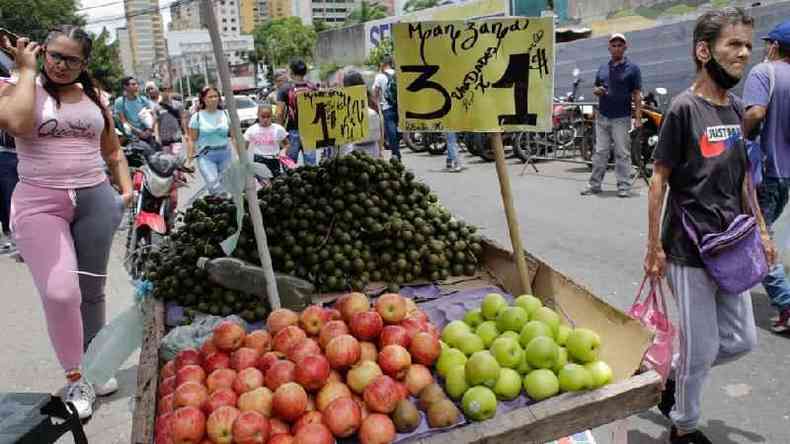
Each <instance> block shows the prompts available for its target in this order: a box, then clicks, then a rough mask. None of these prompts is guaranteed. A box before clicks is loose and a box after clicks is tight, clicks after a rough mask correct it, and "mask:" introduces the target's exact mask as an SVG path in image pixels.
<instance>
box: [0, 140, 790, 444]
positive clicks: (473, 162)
mask: <svg viewBox="0 0 790 444" xmlns="http://www.w3.org/2000/svg"><path fill="white" fill-rule="evenodd" d="M464 161H465V166H466V168H465V169H464V171H462V172H460V173H450V172H444V170H443V167H444V163H445V159H444V157H443V156H430V155H428V154H414V153H411V152H409V151H408V150H406V151H405V152H404V162H405V163H406V165H407V166H408V167H409V168H411V169H413V170H414V172H415V173H416V174H417V175H418V176H419V177H421V178H422V179H423V180H424V181H425V182H426V183H427V184H428V185H430V186H431V187H432V188H433V189H434V191H435V192H436V193H437V194H438V195H439V197H440V200H441V202H442V203H443V204H444V205H446V206H447V207H448V208H450V209H451V210H452V211H453V212H454V213H455V214H456V215H458V216H460V217H462V218H463V219H465V220H467V221H468V222H471V223H474V224H475V225H478V226H479V227H480V229H481V232H482V233H483V234H485V235H486V236H489V237H491V238H493V239H495V240H497V241H499V242H500V243H501V244H503V245H510V243H509V242H510V241H509V238H508V234H507V233H508V231H507V225H506V222H505V216H504V211H503V208H502V203H501V199H500V197H499V196H500V194H499V184H498V181H497V178H496V171H495V169H494V165H493V164H491V163H486V162H483V161H482V160H480V159H479V158H477V157H472V156H469V155H464ZM508 163H509V166H508V170H509V173H510V181H511V186H512V189H513V194H514V200H515V206H516V209H517V213H518V216H519V221H520V224H521V233H522V236H523V240H524V245H525V248H526V249H527V250H528V251H529V252H530V253H532V254H534V255H536V256H538V257H540V258H541V259H542V260H543V261H545V262H546V263H548V264H550V265H551V266H553V267H554V268H555V269H557V270H559V271H560V272H562V273H564V274H566V275H568V276H571V277H573V278H574V279H575V280H576V281H577V282H579V283H581V284H582V285H585V286H587V287H589V288H590V289H591V290H592V291H593V292H594V293H595V294H596V295H597V296H599V297H600V298H602V299H604V300H605V301H607V302H608V303H609V304H611V305H613V306H615V307H617V308H619V309H621V310H625V309H627V307H628V306H629V305H630V303H631V301H632V299H633V297H634V293H635V291H636V289H637V285H638V281H639V280H640V279H641V277H642V258H643V255H644V247H645V236H646V226H647V223H646V219H647V216H646V215H647V201H646V195H645V194H646V190H645V184H644V182H636V184H635V187H634V196H633V197H631V198H628V199H621V198H618V197H617V196H616V193H615V186H614V176H613V171H610V172H609V173H608V174H607V178H606V179H607V180H606V181H605V184H604V187H605V192H604V193H602V194H601V195H598V196H590V197H581V196H579V190H580V189H581V188H582V187H583V186H584V185H585V182H586V180H587V178H588V175H589V171H588V170H587V168H586V166H584V165H579V164H570V163H561V162H551V163H539V164H538V165H537V167H538V169H539V172H538V173H536V172H534V170H532V169H531V168H527V169H526V170H525V173H524V175H521V174H520V173H521V172H522V171H523V170H524V168H523V166H522V164H521V163H520V162H517V161H516V160H513V159H510V160H509V161H508ZM198 188H199V179H198V180H195V181H194V182H193V183H192V186H190V187H189V188H188V189H184V190H182V192H181V193H180V199H181V202H186V199H187V197H188V196H190V194H191V193H194V192H195V190H197V189H198ZM123 252H124V246H123V232H119V236H118V237H117V239H116V242H115V244H114V245H113V251H112V254H111V260H110V269H109V276H110V277H109V282H108V285H107V301H108V308H107V309H108V319H111V318H112V317H113V316H114V315H116V314H118V313H120V312H121V311H123V310H124V309H125V308H127V307H128V306H129V305H131V303H132V287H131V284H130V283H129V281H128V277H127V275H126V272H125V271H124V269H123V267H122V263H121V261H122V256H123ZM0 288H2V295H3V297H4V299H5V300H6V304H5V307H6V309H5V310H4V314H3V316H2V318H0V325H2V328H3V330H4V332H5V333H4V334H3V335H0V349H1V350H3V352H4V355H5V358H4V359H2V364H0V374H1V375H2V378H0V390H2V391H4V392H26V391H37V392H56V391H57V390H59V389H60V388H61V386H62V371H61V370H60V368H59V365H58V364H57V361H56V359H55V356H54V353H53V351H52V348H51V346H50V344H49V339H48V337H47V334H46V327H45V323H44V317H43V314H42V310H41V304H40V302H39V299H38V295H37V293H36V291H35V288H34V287H33V285H32V282H31V280H30V277H29V274H28V271H27V268H26V267H25V266H24V265H23V264H16V263H14V262H11V261H10V260H9V259H7V258H2V257H0ZM753 298H754V308H755V313H756V317H757V323H758V326H759V331H758V339H759V345H758V348H757V349H756V350H755V351H754V352H753V353H751V354H750V355H748V356H747V357H745V358H743V359H741V360H740V361H737V362H735V363H733V364H730V365H728V366H725V367H721V368H716V369H714V370H713V372H712V373H711V378H710V380H709V383H708V384H707V385H706V387H705V394H704V398H703V417H702V420H701V423H700V427H701V428H702V429H703V430H704V431H705V432H706V433H707V434H708V435H709V437H710V438H711V439H712V440H713V442H714V443H716V444H736V443H737V444H746V443H768V444H787V443H790V401H789V400H790V385H788V383H787V381H788V377H787V375H788V372H787V369H788V368H790V336H777V335H774V334H772V333H770V331H769V330H768V325H769V318H770V316H772V315H773V314H774V313H773V311H772V309H771V308H770V305H769V304H768V300H767V298H766V297H765V295H764V294H763V293H761V292H760V291H755V293H754V296H753ZM137 359H138V355H137V354H135V355H134V356H132V357H131V358H130V359H129V360H128V361H127V362H126V363H125V364H124V366H123V367H122V369H121V370H120V372H119V374H118V377H119V381H120V384H121V390H120V391H119V392H118V393H117V394H115V395H113V396H111V397H108V398H102V399H100V401H99V405H98V406H97V411H96V413H95V415H94V417H93V419H92V420H91V421H90V422H89V423H88V424H87V425H86V431H87V434H88V438H89V441H90V442H91V443H99V444H115V443H128V442H129V439H130V434H131V416H132V413H131V409H132V400H133V399H134V392H135V389H136V387H135V385H136V371H137ZM625 426H626V427H627V429H628V432H627V436H628V442H629V443H631V444H643V443H644V444H654V443H664V442H666V440H667V435H668V433H667V429H668V423H667V421H666V420H665V419H664V418H663V416H661V415H660V413H658V411H657V410H656V409H653V410H650V411H648V412H645V413H642V414H640V415H636V416H634V417H632V418H630V419H629V420H628V421H627V422H625ZM612 430H613V427H612V426H606V427H601V428H599V429H596V430H594V434H595V437H596V440H597V442H598V443H599V444H609V443H613V442H614V441H613V440H612V436H611V435H612ZM58 442H59V443H71V442H72V440H71V439H70V438H64V439H61V440H60V441H58Z"/></svg>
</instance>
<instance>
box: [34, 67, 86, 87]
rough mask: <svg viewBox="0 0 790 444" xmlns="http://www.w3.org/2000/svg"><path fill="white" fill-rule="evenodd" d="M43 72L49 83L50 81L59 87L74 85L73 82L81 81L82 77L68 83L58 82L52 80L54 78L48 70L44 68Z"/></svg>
mask: <svg viewBox="0 0 790 444" xmlns="http://www.w3.org/2000/svg"><path fill="white" fill-rule="evenodd" d="M41 74H42V75H43V76H44V79H45V80H46V81H47V83H50V84H52V85H55V86H57V87H61V86H69V85H73V84H75V83H77V82H79V81H80V78H79V77H77V78H76V79H74V80H72V81H71V82H67V83H60V82H56V81H54V80H52V78H50V77H49V76H48V75H47V70H46V69H42V70H41Z"/></svg>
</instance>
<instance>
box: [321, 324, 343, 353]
mask: <svg viewBox="0 0 790 444" xmlns="http://www.w3.org/2000/svg"><path fill="white" fill-rule="evenodd" d="M348 333H349V330H348V326H347V325H346V323H345V322H343V321H329V322H327V323H326V325H324V328H322V329H321V333H320V334H319V335H318V345H320V346H321V348H324V349H325V348H326V345H327V344H329V341H331V340H332V339H334V338H335V337H337V336H340V335H347V334H348Z"/></svg>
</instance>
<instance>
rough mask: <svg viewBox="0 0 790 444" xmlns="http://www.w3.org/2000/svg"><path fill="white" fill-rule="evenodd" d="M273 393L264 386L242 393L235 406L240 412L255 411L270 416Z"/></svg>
mask: <svg viewBox="0 0 790 444" xmlns="http://www.w3.org/2000/svg"><path fill="white" fill-rule="evenodd" d="M273 396H274V394H273V393H272V391H271V390H269V389H268V388H266V387H258V388H256V389H255V390H250V391H249V392H245V393H242V395H241V396H239V400H238V402H237V403H236V406H237V407H238V408H239V410H240V411H242V412H249V411H256V412H258V413H260V414H261V415H263V416H265V417H267V418H268V417H270V416H272V397H273Z"/></svg>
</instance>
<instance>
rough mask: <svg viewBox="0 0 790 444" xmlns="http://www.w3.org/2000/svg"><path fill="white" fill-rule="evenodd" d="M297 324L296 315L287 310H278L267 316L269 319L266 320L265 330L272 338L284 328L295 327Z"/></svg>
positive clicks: (297, 316) (297, 318) (297, 317)
mask: <svg viewBox="0 0 790 444" xmlns="http://www.w3.org/2000/svg"><path fill="white" fill-rule="evenodd" d="M298 323H299V315H298V314H296V313H294V312H293V311H292V310H289V309H287V308H279V309H277V310H274V311H273V312H271V314H269V317H268V318H267V319H266V328H267V330H269V333H270V334H271V335H272V336H276V335H277V333H279V332H280V330H282V329H284V328H285V327H288V326H289V325H297V324H298Z"/></svg>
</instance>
